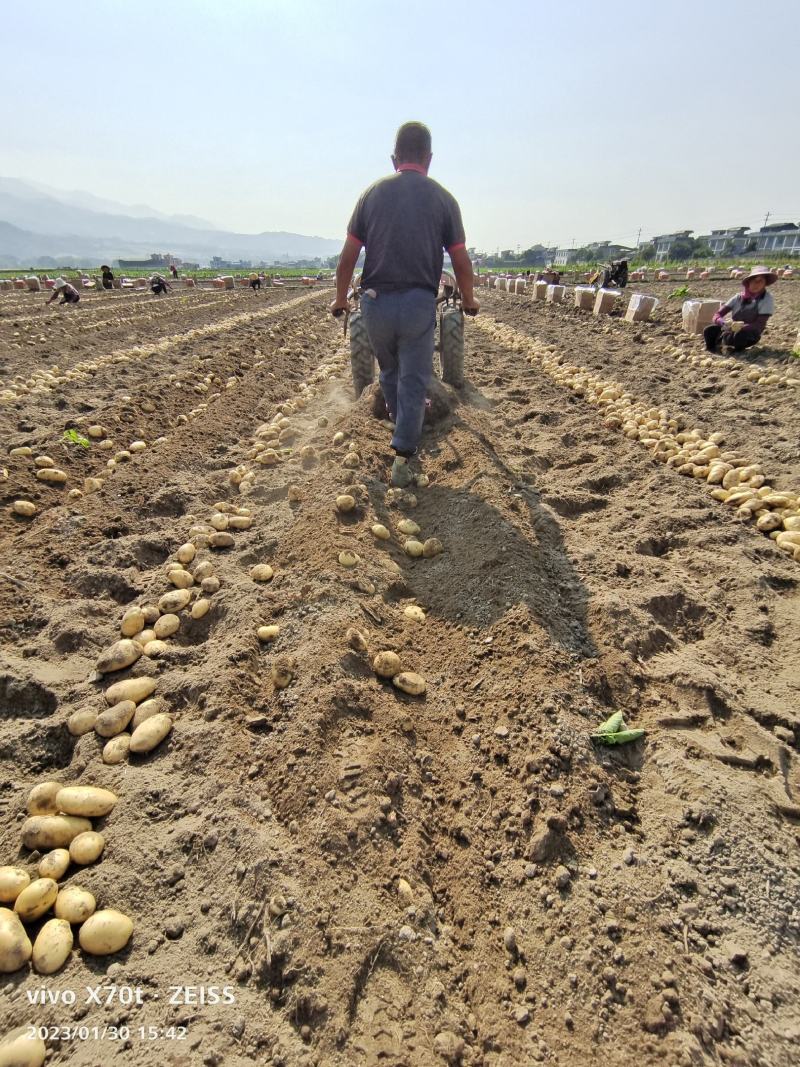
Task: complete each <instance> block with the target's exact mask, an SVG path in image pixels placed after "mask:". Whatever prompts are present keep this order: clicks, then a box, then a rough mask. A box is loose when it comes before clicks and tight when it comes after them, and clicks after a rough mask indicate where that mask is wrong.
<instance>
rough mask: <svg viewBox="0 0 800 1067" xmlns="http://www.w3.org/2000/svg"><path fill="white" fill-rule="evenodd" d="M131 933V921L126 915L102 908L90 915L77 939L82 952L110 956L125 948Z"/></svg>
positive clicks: (112, 909)
mask: <svg viewBox="0 0 800 1067" xmlns="http://www.w3.org/2000/svg"><path fill="white" fill-rule="evenodd" d="M132 933H133V923H132V922H131V920H130V919H129V918H128V916H127V915H123V914H122V912H121V911H116V910H115V909H114V908H104V909H103V910H102V911H96V912H95V913H94V915H90V916H89V918H88V919H87V920H86V922H85V923H84V924H83V926H82V927H81V930H80V933H79V934H78V941H79V942H80V946H81V948H82V949H83V951H84V952H88V953H89V954H90V955H92V956H110V955H112V954H113V953H115V952H119V951H120V949H123V948H125V946H126V945H127V943H128V942H129V941H130V939H131V934H132Z"/></svg>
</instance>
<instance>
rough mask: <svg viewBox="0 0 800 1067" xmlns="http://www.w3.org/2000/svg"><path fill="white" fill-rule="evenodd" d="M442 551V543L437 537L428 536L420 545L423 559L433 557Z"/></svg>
mask: <svg viewBox="0 0 800 1067" xmlns="http://www.w3.org/2000/svg"><path fill="white" fill-rule="evenodd" d="M442 552H444V545H443V544H442V542H441V541H440V540H439V538H438V537H429V538H428V540H427V541H426V542H425V543H424V544H423V546H422V555H423V556H424V557H425V559H433V557H434V556H438V555H439V554H440V553H442Z"/></svg>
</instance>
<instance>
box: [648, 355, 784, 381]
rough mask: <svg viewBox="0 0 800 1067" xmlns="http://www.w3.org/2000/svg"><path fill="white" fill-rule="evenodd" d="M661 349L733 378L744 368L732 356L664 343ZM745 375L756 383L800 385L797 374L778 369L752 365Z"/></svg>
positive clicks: (678, 361)
mask: <svg viewBox="0 0 800 1067" xmlns="http://www.w3.org/2000/svg"><path fill="white" fill-rule="evenodd" d="M661 351H662V352H663V353H665V355H668V356H674V358H675V361H676V362H677V363H688V364H689V365H690V366H693V367H716V368H718V369H719V370H720V371H723V370H724V371H727V372H728V374H729V376H730V377H731V378H738V377H739V376H740V375H741V373H742V370H743V369H744V368H743V367H742V363H741V361H740V360H737V359H733V358H732V357H730V356H728V357H726V358H719V357H718V356H712V355H706V354H704V355H697V354H696V353H693V352H686V351H685V350H684V349H682V348H679V347H678V346H677V345H663V346H662V348H661ZM744 377H745V379H746V380H747V381H748V382H753V383H754V384H756V385H782V386H784V385H785V386H798V385H800V378H798V377H797V376H796V375H793V374H780V373H778V372H777V371H766V372H765V370H764V368H763V367H751V368H750V370H748V371H747V373H746V374H745V375H744Z"/></svg>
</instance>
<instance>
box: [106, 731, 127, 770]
mask: <svg viewBox="0 0 800 1067" xmlns="http://www.w3.org/2000/svg"><path fill="white" fill-rule="evenodd" d="M130 747H131V735H130V734H117V736H116V737H112V738H111V740H110V741H108V742H107V743H106V744H105V745H104V746H103V755H102V758H103V763H107V764H110V765H112V766H113V765H114V764H117V763H123V762H124V761H125V760H126V759H127V758H128V752H129V750H130Z"/></svg>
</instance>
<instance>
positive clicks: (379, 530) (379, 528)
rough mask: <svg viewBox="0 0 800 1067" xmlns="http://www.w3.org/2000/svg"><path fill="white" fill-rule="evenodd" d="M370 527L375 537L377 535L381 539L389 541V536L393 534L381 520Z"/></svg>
mask: <svg viewBox="0 0 800 1067" xmlns="http://www.w3.org/2000/svg"><path fill="white" fill-rule="evenodd" d="M370 529H371V530H372V535H373V537H377V538H378V540H379V541H388V540H389V538H390V537H391V536H392V535H391V534H390V533H389V531H388V530H387V529H386V527H385V526H384V525H383V524H382V523H380V522H376V523H375V525H374V526H371V527H370Z"/></svg>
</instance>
